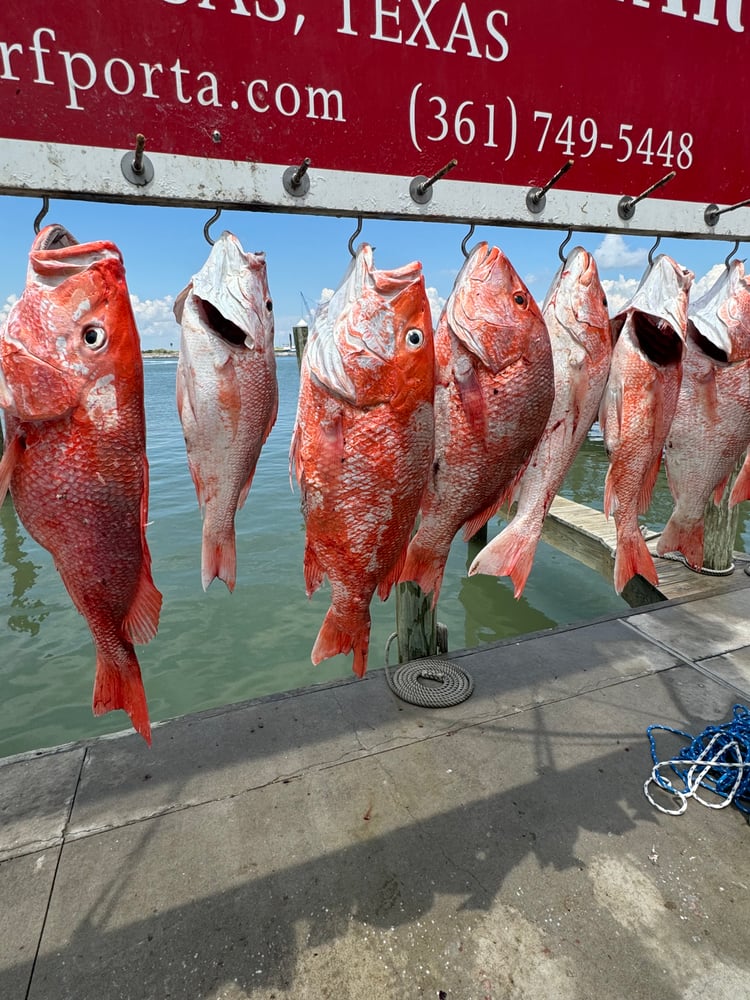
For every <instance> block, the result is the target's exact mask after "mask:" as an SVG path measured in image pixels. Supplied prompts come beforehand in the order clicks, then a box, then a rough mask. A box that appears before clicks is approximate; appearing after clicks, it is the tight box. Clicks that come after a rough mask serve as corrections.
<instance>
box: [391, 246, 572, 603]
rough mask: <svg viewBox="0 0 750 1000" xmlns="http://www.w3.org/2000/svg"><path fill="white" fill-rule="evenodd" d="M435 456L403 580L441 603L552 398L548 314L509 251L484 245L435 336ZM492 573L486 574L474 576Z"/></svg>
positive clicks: (459, 280) (527, 449)
mask: <svg viewBox="0 0 750 1000" xmlns="http://www.w3.org/2000/svg"><path fill="white" fill-rule="evenodd" d="M435 353H436V358H437V367H438V372H437V384H436V387H435V460H434V463H433V465H432V469H431V471H430V476H429V480H428V485H427V491H426V493H425V497H424V500H423V502H422V507H421V520H420V524H419V528H418V529H417V532H416V534H415V535H414V538H413V539H412V540H411V543H410V544H409V549H408V552H407V557H406V564H405V566H404V569H403V572H402V574H401V579H402V580H414V581H415V582H416V583H417V584H418V585H419V586H420V587H421V588H422V590H423V591H424V592H425V593H430V592H431V593H432V595H433V598H432V603H433V607H434V606H435V605H436V604H437V600H438V596H439V593H440V586H441V583H442V579H443V574H444V571H445V563H446V560H447V558H448V553H449V551H450V547H451V543H452V541H453V538H454V537H455V535H456V533H457V531H458V530H459V529H460V528H461V526H462V525H465V530H464V535H465V537H466V538H467V539H468V538H470V537H471V536H472V535H473V534H475V533H476V532H477V531H478V530H479V528H481V527H482V525H484V524H485V523H486V522H487V521H488V520H489V518H490V517H491V516H492V515H493V514H494V513H495V512H496V511H497V510H498V509H499V508H500V506H502V503H503V501H504V500H505V498H506V494H507V493H508V491H509V490H510V489H511V488H512V486H513V484H514V483H515V481H516V479H517V477H518V475H519V473H520V471H522V470H523V468H524V466H525V464H526V462H527V461H528V459H529V456H530V455H531V453H532V451H533V449H534V447H535V446H536V444H537V442H538V440H539V437H540V435H541V433H542V431H543V430H544V426H545V424H546V422H547V418H548V416H549V413H550V408H551V406H552V400H553V397H554V392H555V386H554V373H553V367H552V348H551V346H550V339H549V334H548V333H547V328H546V326H545V324H544V320H543V319H542V315H541V312H540V311H539V307H538V306H537V304H536V302H535V301H534V299H533V298H532V297H531V295H530V294H529V290H528V289H527V288H526V286H525V285H524V283H523V281H521V279H520V278H519V276H518V274H517V273H516V271H515V269H514V268H513V266H512V264H511V263H510V261H509V260H508V258H507V257H506V256H505V254H504V253H503V252H502V251H501V250H499V249H498V248H497V247H492V248H490V247H489V246H488V245H487V243H479V244H478V245H477V246H476V247H475V248H474V250H473V251H472V252H471V254H470V255H469V257H468V258H467V260H466V263H465V264H464V266H463V268H462V269H461V271H460V272H459V274H458V277H457V278H456V281H455V284H454V286H453V290H452V292H451V294H450V297H449V299H448V301H447V303H446V305H445V309H444V310H443V314H442V316H441V317H440V321H439V323H438V327H437V331H436V333H435ZM485 571H487V572H490V571H491V570H484V569H481V570H478V569H474V572H485Z"/></svg>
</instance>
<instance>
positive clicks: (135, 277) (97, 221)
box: [0, 196, 747, 350]
mask: <svg viewBox="0 0 750 1000" xmlns="http://www.w3.org/2000/svg"><path fill="white" fill-rule="evenodd" d="M41 207H42V200H41V198H36V197H33V198H32V197H22V198H20V197H11V196H5V197H0V227H1V228H0V232H1V233H2V238H1V239H0V322H2V320H3V319H4V317H5V316H6V315H7V313H8V310H9V309H10V306H11V304H12V303H13V302H14V301H15V299H16V298H17V297H18V296H20V295H21V293H22V292H23V288H24V284H25V281H26V265H27V257H28V252H29V249H30V247H31V243H32V241H33V239H34V228H33V223H34V218H35V216H36V215H37V213H38V212H39V211H40V209H41ZM212 214H213V207H212V206H209V207H207V208H205V209H197V208H164V207H154V206H149V205H141V204H139V205H116V204H108V203H103V202H84V201H72V200H66V199H51V200H50V208H49V213H48V214H47V216H46V217H45V219H44V222H43V223H42V225H47V224H48V223H50V222H58V223H60V224H61V225H63V226H65V227H66V228H67V229H68V230H69V231H70V232H71V233H72V234H73V236H74V237H75V238H76V239H77V240H78V241H79V242H80V243H84V242H88V241H91V240H100V239H106V240H110V241H111V242H113V243H115V244H116V245H117V246H118V247H119V249H120V251H121V252H122V255H123V259H124V261H125V268H126V276H127V282H128V289H129V291H130V295H131V301H132V303H133V309H134V313H135V317H136V322H137V324H138V329H139V331H140V335H141V343H142V347H143V349H144V350H150V349H158V348H166V349H170V348H172V349H174V350H176V349H178V348H179V342H180V330H179V327H178V325H177V323H176V321H175V319H174V316H173V314H172V305H173V302H174V299H175V296H176V295H177V294H178V293H179V292H180V291H181V290H182V289H183V288H184V287H185V285H186V284H187V283H188V281H189V280H190V279H191V277H192V276H193V275H194V274H195V273H196V272H197V271H199V270H200V268H201V267H202V266H203V264H204V262H205V260H206V257H207V256H208V253H209V251H210V246H209V244H208V243H207V242H206V240H205V238H204V236H203V227H204V225H205V223H206V222H207V221H208V220H209V218H210V217H211V215H212ZM355 225H356V220H354V219H351V218H346V217H342V218H337V217H325V216H314V215H307V214H301V213H294V214H285V213H270V212H257V211H226V210H225V211H223V212H222V215H221V217H220V218H219V220H218V221H217V222H216V223H214V225H213V226H212V227H211V230H210V232H211V235H212V237H213V238H216V237H217V236H218V235H219V234H220V233H221V232H222V230H224V229H228V230H229V231H230V232H232V233H234V235H235V236H237V238H238V239H239V240H240V242H241V243H242V245H243V247H244V249H245V250H246V251H250V250H252V251H260V250H263V251H265V253H266V261H267V268H268V283H269V288H270V292H271V296H272V298H273V302H274V317H275V330H276V344H277V345H278V346H289V344H290V343H291V330H292V326H293V325H294V324H295V323H296V322H297V321H298V320H299V319H300V318H305V319H306V320H308V321H310V320H311V313H310V311H309V310H312V309H314V308H315V306H316V304H317V303H318V302H319V301H320V300H321V299H322V298H324V297H326V295H328V294H330V291H331V290H332V289H335V288H336V287H337V285H338V284H339V282H340V280H341V278H342V277H343V275H344V273H345V271H346V269H347V267H348V264H349V260H350V257H349V251H348V249H347V244H348V241H349V238H350V237H351V235H352V233H353V231H354V229H355ZM467 232H468V226H467V225H465V224H462V225H459V224H447V223H437V222H413V221H404V222H400V221H389V220H369V219H365V220H363V228H362V232H361V233H360V235H359V236H358V237H357V239H356V244H359V243H360V242H361V241H365V242H367V243H370V244H371V245H372V246H373V247H374V248H375V254H374V256H375V263H376V265H377V266H378V267H381V268H394V267H400V266H402V265H403V264H407V263H409V262H410V261H412V260H419V261H421V262H422V266H423V270H424V275H425V282H426V285H427V288H428V290H429V296H430V300H431V303H432V306H433V314H434V315H435V317H436V318H437V314H438V313H439V310H440V308H441V307H442V305H443V303H444V302H445V299H446V298H447V297H448V295H449V294H450V291H451V288H452V287H453V282H454V280H455V277H456V275H457V273H458V271H459V269H460V267H461V264H462V263H463V256H462V254H461V241H462V240H463V239H464V237H465V236H466V234H467ZM566 235H567V232H562V231H556V230H548V229H539V228H536V229H534V228H505V227H499V226H478V227H477V228H476V230H475V232H474V234H473V236H472V237H471V239H470V241H469V242H468V247H469V248H471V247H473V246H474V245H475V244H476V242H478V241H479V240H482V239H483V240H487V241H488V242H489V243H491V244H492V243H494V244H496V245H497V246H499V247H500V249H501V250H503V252H504V253H505V254H506V255H507V257H508V258H509V259H510V261H511V263H512V264H513V266H514V267H515V269H516V271H518V273H519V274H520V276H521V278H522V279H523V280H524V282H525V283H526V285H527V286H528V288H529V290H530V291H531V293H532V295H533V296H534V297H535V298H536V299H537V301H538V302H539V303H540V305H541V303H542V301H543V299H544V296H545V294H546V292H547V289H548V287H549V285H550V282H551V281H552V278H553V277H554V275H555V273H556V271H557V268H558V267H559V263H560V261H559V258H558V248H559V246H560V244H561V242H562V240H563V239H564V238H565V236H566ZM653 244H654V239H653V238H652V237H641V236H630V235H628V236H620V235H616V234H612V233H608V234H606V233H576V232H574V233H573V238H572V239H571V241H570V242H569V243H568V244H567V247H566V252H569V251H570V250H571V249H572V248H573V247H574V246H576V245H579V246H583V247H584V248H585V249H587V250H589V251H590V252H592V253H593V254H594V257H595V259H596V262H597V265H598V268H599V275H600V277H601V279H602V283H603V285H604V289H605V292H606V294H607V298H608V301H609V304H610V312H611V313H614V312H616V311H617V310H618V309H619V308H621V307H622V305H623V304H624V303H625V302H626V301H627V300H628V299H629V298H630V296H631V295H632V293H633V292H634V291H635V288H636V287H637V285H638V282H639V280H640V278H641V276H642V274H643V272H644V270H645V268H646V262H647V255H648V252H649V250H650V249H651V247H652V246H653ZM732 248H733V242H729V241H727V240H677V239H671V238H664V239H663V240H662V241H661V243H660V245H659V247H658V249H657V251H656V253H657V254H659V253H667V254H669V255H670V256H671V257H673V258H674V259H675V260H676V261H678V263H680V264H682V265H683V266H685V267H688V268H690V270H692V271H693V272H694V273H695V276H696V281H698V280H699V279H702V278H704V279H705V276H706V275H707V274H708V272H711V270H712V268H717V270H718V267H717V266H718V265H722V264H723V262H724V259H725V258H726V256H727V254H729V252H730V251H731V250H732ZM746 251H747V245H746V244H740V248H739V251H738V256H740V257H744V255H745V253H746ZM702 284H705V280H704V281H703V282H702Z"/></svg>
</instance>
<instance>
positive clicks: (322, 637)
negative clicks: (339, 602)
mask: <svg viewBox="0 0 750 1000" xmlns="http://www.w3.org/2000/svg"><path fill="white" fill-rule="evenodd" d="M369 645H370V616H369V614H368V615H367V616H366V618H365V619H364V620H363V621H361V622H360V627H359V628H349V629H344V628H342V627H341V626H340V625H339V623H338V622H337V620H336V613H335V612H334V610H333V608H329V609H328V611H327V612H326V616H325V618H324V619H323V624H322V625H321V626H320V632H318V638H317V639H316V640H315V645H314V646H313V650H312V653H311V656H310V659H311V660H312V662H313V663H314V664H316V665H317V664H318V663H320V662H321V660H328V659H330V657H332V656H338V654H339V653H350V652H351V651H352V650H354V662H353V664H352V670H353V671H354V673H355V674H356V675H357V677H364V675H365V671H366V670H367V650H368V648H369Z"/></svg>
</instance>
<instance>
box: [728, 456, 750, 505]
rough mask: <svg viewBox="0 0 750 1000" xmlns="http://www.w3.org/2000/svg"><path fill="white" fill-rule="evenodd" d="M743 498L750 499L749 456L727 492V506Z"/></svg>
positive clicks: (739, 501)
mask: <svg viewBox="0 0 750 1000" xmlns="http://www.w3.org/2000/svg"><path fill="white" fill-rule="evenodd" d="M743 500H750V458H746V459H745V462H744V464H743V466H742V468H741V469H740V471H739V474H738V475H737V478H736V479H735V481H734V486H733V487H732V492H731V493H730V494H729V507H730V508H732V507H734V506H736V505H737V504H738V503H742V501H743Z"/></svg>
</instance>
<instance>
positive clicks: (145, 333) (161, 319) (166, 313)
mask: <svg viewBox="0 0 750 1000" xmlns="http://www.w3.org/2000/svg"><path fill="white" fill-rule="evenodd" d="M130 304H131V305H132V307H133V313H134V315H135V322H136V325H137V326H138V332H139V333H140V335H141V343H142V344H143V346H144V348H148V347H169V345H170V344H172V346H173V347H177V346H178V343H179V339H180V328H179V326H178V324H177V320H176V319H175V318H174V313H173V312H172V306H173V305H174V296H172V295H165V296H164V298H162V299H141V298H139V297H138V296H137V295H131V296H130ZM147 341H150V343H147Z"/></svg>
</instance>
